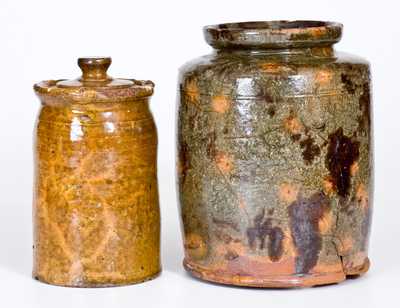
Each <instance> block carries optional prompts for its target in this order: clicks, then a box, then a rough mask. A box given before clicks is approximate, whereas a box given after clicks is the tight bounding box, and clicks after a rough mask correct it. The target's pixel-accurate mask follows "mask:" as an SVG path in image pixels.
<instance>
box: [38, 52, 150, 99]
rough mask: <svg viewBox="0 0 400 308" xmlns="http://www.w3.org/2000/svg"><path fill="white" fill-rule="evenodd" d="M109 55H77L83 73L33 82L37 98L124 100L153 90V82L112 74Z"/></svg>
mask: <svg viewBox="0 0 400 308" xmlns="http://www.w3.org/2000/svg"><path fill="white" fill-rule="evenodd" d="M110 65H111V58H109V57H88V58H79V59H78V66H79V67H80V68H81V70H82V76H81V77H79V78H77V79H73V80H65V79H60V80H45V81H42V82H39V83H37V84H35V85H34V90H35V92H36V93H37V95H39V97H40V98H42V99H44V100H46V99H52V100H63V101H73V102H76V103H83V104H84V103H90V102H108V101H126V100H130V99H137V98H142V97H147V96H150V95H152V94H153V89H154V83H153V82H152V81H141V80H135V79H124V78H112V77H110V76H108V74H107V70H108V68H109V67H110Z"/></svg>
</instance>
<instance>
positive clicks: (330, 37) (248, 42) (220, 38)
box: [203, 20, 343, 49]
mask: <svg viewBox="0 0 400 308" xmlns="http://www.w3.org/2000/svg"><path fill="white" fill-rule="evenodd" d="M342 28H343V25H342V24H340V23H338V22H330V21H317V20H274V21H247V22H233V23H223V24H215V25H209V26H205V27H204V28H203V31H204V36H205V39H206V41H207V43H208V44H209V45H211V46H212V47H214V48H216V49H224V48H228V49H229V48H296V47H313V46H329V45H333V44H335V43H337V42H338V41H340V38H341V36H342Z"/></svg>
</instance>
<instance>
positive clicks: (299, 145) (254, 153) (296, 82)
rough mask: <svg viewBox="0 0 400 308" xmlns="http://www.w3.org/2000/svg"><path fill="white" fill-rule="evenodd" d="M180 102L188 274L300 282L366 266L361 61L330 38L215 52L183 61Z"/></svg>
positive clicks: (366, 98) (251, 282) (366, 127)
mask: <svg viewBox="0 0 400 308" xmlns="http://www.w3.org/2000/svg"><path fill="white" fill-rule="evenodd" d="M178 104H179V106H178V145H177V147H178V158H177V163H178V166H177V169H178V179H179V180H178V181H179V184H178V186H179V201H180V210H181V216H182V222H183V233H184V246H185V260H184V265H185V268H186V269H187V270H188V271H190V272H191V273H192V274H193V275H195V276H197V277H200V278H202V279H205V280H210V281H214V282H219V283H225V284H235V285H245V286H255V287H295V286H313V285H319V284H329V283H335V282H340V281H342V280H344V279H345V278H346V276H349V275H359V274H362V273H363V272H365V271H366V270H367V269H368V266H369V260H368V257H367V246H368V235H369V227H370V219H371V211H372V210H371V209H372V185H373V183H372V165H373V163H372V131H371V111H370V110H371V108H370V76H369V65H368V63H367V62H365V61H363V60H361V59H358V58H356V57H352V56H348V55H341V54H338V53H335V52H334V51H333V49H332V47H330V46H329V47H319V48H297V49H285V50H272V49H271V50H244V49H243V50H242V49H240V48H239V49H234V50H222V51H218V52H214V53H213V54H211V55H209V56H205V57H202V58H200V59H198V60H195V61H192V62H190V63H188V64H187V65H185V66H184V67H183V68H182V69H181V72H180V93H179V102H178Z"/></svg>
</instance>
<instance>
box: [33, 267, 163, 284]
mask: <svg viewBox="0 0 400 308" xmlns="http://www.w3.org/2000/svg"><path fill="white" fill-rule="evenodd" d="M161 272H162V271H161V270H159V271H158V272H156V273H155V274H152V275H149V276H146V277H143V278H139V279H132V280H128V281H124V282H120V283H119V282H118V283H112V282H111V283H95V282H80V283H76V284H74V283H71V284H69V283H57V282H51V281H48V280H46V279H43V278H42V277H40V276H39V275H35V274H33V279H35V280H37V281H40V282H41V283H45V284H49V285H52V286H58V287H67V288H112V287H123V286H129V285H134V284H139V283H143V282H146V281H150V280H153V279H155V278H157V277H158V276H159V275H160V274H161Z"/></svg>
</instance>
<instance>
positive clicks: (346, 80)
mask: <svg viewBox="0 0 400 308" xmlns="http://www.w3.org/2000/svg"><path fill="white" fill-rule="evenodd" d="M341 79H342V82H343V85H344V87H345V89H346V91H347V92H348V93H349V94H352V95H353V94H354V93H355V92H356V88H357V85H356V84H354V83H353V81H352V80H351V79H350V77H349V76H347V75H346V74H342V75H341Z"/></svg>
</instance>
